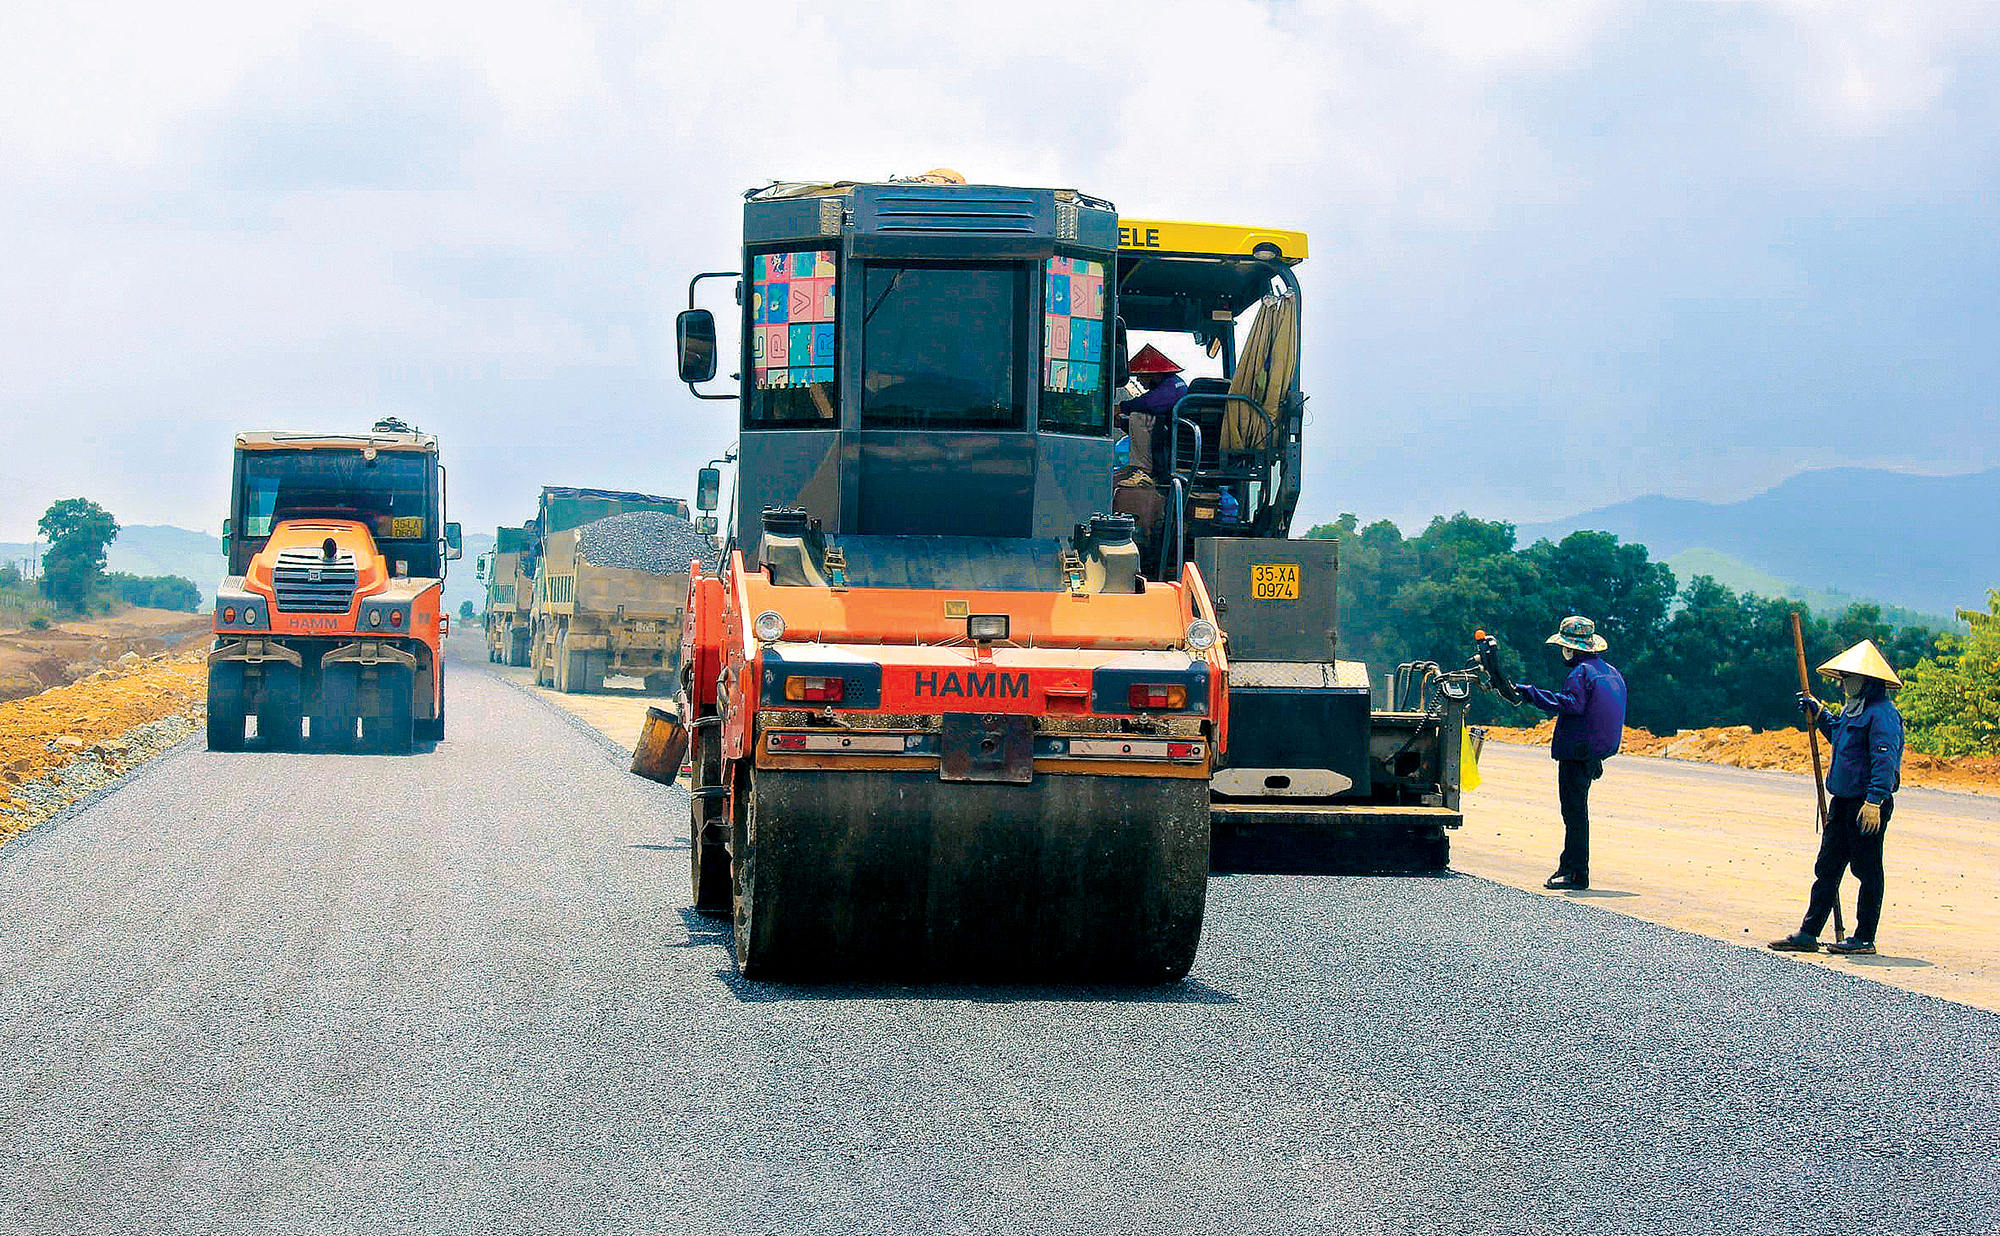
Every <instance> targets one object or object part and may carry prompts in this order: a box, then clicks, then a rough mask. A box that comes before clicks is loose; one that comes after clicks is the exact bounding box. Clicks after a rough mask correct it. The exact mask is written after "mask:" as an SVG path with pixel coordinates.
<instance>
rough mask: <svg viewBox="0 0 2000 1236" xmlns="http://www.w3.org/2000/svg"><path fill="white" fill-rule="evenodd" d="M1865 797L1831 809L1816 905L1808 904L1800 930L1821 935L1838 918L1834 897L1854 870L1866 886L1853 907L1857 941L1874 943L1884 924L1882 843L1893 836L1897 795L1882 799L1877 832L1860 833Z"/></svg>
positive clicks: (1816, 872) (1816, 873) (1822, 840)
mask: <svg viewBox="0 0 2000 1236" xmlns="http://www.w3.org/2000/svg"><path fill="white" fill-rule="evenodd" d="M1867 801H1868V800H1867V799H1865V798H1835V799H1834V800H1833V801H1832V802H1830V803H1829V804H1827V809H1826V831H1825V832H1822V833H1821V834H1820V835H1819V859H1818V861H1817V862H1815V863H1813V886H1812V900H1811V901H1810V902H1808V903H1807V904H1806V918H1805V922H1803V923H1800V924H1799V927H1800V929H1801V930H1803V931H1804V932H1805V933H1806V934H1807V935H1809V936H1816V935H1818V934H1819V933H1820V929H1821V928H1822V927H1825V926H1826V916H1827V915H1829V914H1831V913H1833V901H1834V898H1836V897H1838V896H1839V895H1840V877H1841V876H1843V875H1845V874H1847V869H1848V868H1849V867H1852V868H1854V878H1855V879H1857V880H1859V881H1860V882H1861V896H1860V897H1859V898H1858V899H1857V900H1856V901H1855V905H1854V936H1855V938H1856V939H1859V940H1866V941H1868V942H1869V943H1871V944H1873V943H1874V942H1875V927H1876V925H1877V924H1878V923H1880V922H1881V921H1882V839H1883V838H1884V837H1886V836H1888V835H1889V817H1890V816H1892V815H1894V814H1895V813H1896V796H1895V795H1893V794H1891V795H1889V796H1888V797H1887V798H1884V799H1883V800H1882V827H1881V829H1880V830H1879V831H1877V832H1872V833H1864V832H1862V831H1861V823H1860V816H1861V804H1862V803H1864V802H1867Z"/></svg>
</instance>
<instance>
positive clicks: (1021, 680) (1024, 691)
mask: <svg viewBox="0 0 2000 1236" xmlns="http://www.w3.org/2000/svg"><path fill="white" fill-rule="evenodd" d="M915 678H916V685H915V686H914V687H913V688H912V689H911V692H910V693H911V694H912V695H918V696H924V695H928V696H934V697H936V698H938V699H943V698H944V697H946V696H948V695H955V696H960V697H963V698H965V699H991V700H1024V699H1027V698H1028V676H1027V675H1026V674H1001V673H985V674H981V673H976V672H975V673H965V674H961V673H959V672H958V671H957V670H937V671H933V672H931V673H925V672H923V671H918V672H917V674H916V676H915Z"/></svg>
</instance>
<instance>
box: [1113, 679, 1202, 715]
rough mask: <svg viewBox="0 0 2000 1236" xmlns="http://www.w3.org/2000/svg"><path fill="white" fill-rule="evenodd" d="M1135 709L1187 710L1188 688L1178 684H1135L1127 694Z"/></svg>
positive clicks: (1127, 700) (1127, 699)
mask: <svg viewBox="0 0 2000 1236" xmlns="http://www.w3.org/2000/svg"><path fill="white" fill-rule="evenodd" d="M1125 698H1126V702H1128V703H1129V704H1131V705H1132V707H1134V708H1140V709H1160V708H1186V707H1187V688H1186V687H1185V686H1183V685H1181V684H1180V683H1177V682H1135V683H1133V684H1132V686H1131V687H1130V688H1129V689H1128V690H1127V691H1126V692H1125Z"/></svg>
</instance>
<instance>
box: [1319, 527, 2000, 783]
mask: <svg viewBox="0 0 2000 1236" xmlns="http://www.w3.org/2000/svg"><path fill="white" fill-rule="evenodd" d="M1308 535H1310V536H1314V537H1322V538H1329V537H1337V538H1338V539H1339V540H1340V543H1341V549H1340V594H1339V595H1340V614H1339V619H1338V625H1339V628H1340V633H1341V635H1340V638H1341V647H1340V655H1341V657H1342V658H1344V659H1347V660H1359V661H1366V662H1367V663H1368V664H1369V665H1370V666H1371V667H1372V668H1373V670H1374V672H1376V673H1377V674H1380V673H1382V672H1383V671H1384V670H1385V669H1387V668H1389V667H1393V666H1396V665H1399V664H1402V663H1404V662H1409V661H1421V660H1435V661H1439V662H1442V663H1445V664H1446V665H1447V666H1451V665H1455V664H1457V663H1459V662H1461V661H1463V660H1464V658H1465V657H1467V656H1469V655H1470V652H1471V644H1472V633H1473V631H1475V630H1478V629H1481V628H1483V629H1485V630H1486V631H1488V632H1490V633H1492V634H1494V635H1496V636H1498V637H1499V639H1500V642H1501V645H1502V647H1503V648H1504V649H1505V664H1506V665H1507V667H1508V670H1509V672H1510V673H1514V674H1516V675H1517V676H1518V677H1519V678H1520V679H1521V680H1523V681H1526V682H1534V683H1539V684H1542V685H1551V684H1553V683H1554V682H1555V681H1557V680H1559V679H1560V678H1561V677H1562V673H1563V670H1562V666H1561V662H1560V661H1558V660H1557V658H1556V656H1555V654H1554V652H1553V651H1552V650H1550V649H1548V648H1547V647H1545V646H1544V644H1543V641H1544V640H1545V639H1546V638H1547V637H1548V633H1549V632H1550V631H1552V630H1554V629H1555V624H1556V622H1557V621H1558V620H1559V619H1561V618H1562V616H1563V615H1565V614H1587V615H1589V616H1590V617H1591V618H1594V619H1596V621H1597V624H1598V630H1599V631H1600V632H1601V633H1602V634H1603V635H1604V637H1605V639H1606V640H1608V641H1609V642H1610V645H1611V648H1610V651H1609V652H1608V653H1607V654H1606V656H1607V658H1608V659H1609V660H1610V661H1611V662H1612V663H1613V664H1615V665H1617V666H1618V668H1619V669H1620V670H1621V671H1622V672H1623V673H1624V675H1625V677H1626V679H1627V681H1628V682H1629V683H1630V684H1631V712H1630V714H1629V717H1628V720H1629V723H1630V724H1631V725H1633V726H1636V727H1640V728H1643V729H1646V730H1648V731H1650V732H1651V733H1653V734H1657V735H1672V734H1677V733H1679V732H1680V731H1682V730H1685V729H1699V728H1709V727H1719V726H1739V725H1747V726H1749V727H1750V728H1751V730H1753V731H1763V730H1772V729H1785V728H1794V729H1795V728H1797V726H1798V711H1797V709H1796V707H1795V706H1794V704H1793V698H1794V696H1795V695H1796V693H1797V691H1798V668H1797V661H1796V657H1795V654H1794V652H1793V650H1792V637H1791V615H1792V613H1793V612H1794V611H1799V612H1801V614H1802V616H1803V620H1804V621H1803V626H1804V631H1805V640H1806V657H1807V659H1808V660H1809V661H1810V663H1811V664H1813V665H1818V664H1819V663H1820V662H1821V661H1824V660H1826V659H1828V658H1830V657H1832V656H1833V655H1834V654H1836V653H1838V652H1839V651H1841V650H1842V649H1844V648H1846V647H1848V646H1850V645H1852V644H1854V643H1857V642H1858V641H1860V640H1863V639H1872V640H1874V641H1875V642H1876V643H1877V644H1879V645H1880V646H1881V648H1882V651H1883V654H1884V655H1886V656H1887V657H1888V658H1889V661H1890V663H1891V664H1892V665H1895V666H1896V667H1897V668H1898V669H1899V670H1900V671H1902V672H1904V673H1905V674H1906V675H1907V676H1908V679H1909V685H1908V686H1907V687H1906V688H1905V690H1904V691H1903V692H1902V693H1901V696H1900V698H1899V703H1900V705H1901V707H1902V708H1903V710H1904V714H1905V718H1906V720H1907V721H1908V724H1909V735H1910V736H1909V742H1910V747H1911V749H1912V750H1915V751H1919V752H1923V753H1926V754H1933V755H1976V754H1996V753H2000V629H1996V622H1995V619H1994V617H1993V616H1989V615H1964V614H1962V615H1961V617H1962V618H1965V619H1966V620H1967V621H1969V622H1970V623H1971V624H1972V628H1973V630H1972V633H1971V635H1970V636H1965V637H1962V636H1960V635H1958V634H1956V633H1952V632H1940V631H1938V630H1936V629H1934V628H1931V627H1929V626H1920V625H1905V626H1895V625H1892V624H1891V623H1889V622H1887V621H1885V620H1884V618H1883V615H1882V611H1881V609H1880V608H1879V607H1878V606H1876V605H1873V604H1867V603H1857V604H1853V605H1849V606H1848V607H1847V608H1846V609H1845V610H1843V611H1841V612H1839V613H1828V614H1813V613H1810V612H1808V611H1807V608H1806V606H1804V605H1803V604H1802V603H1800V602H1798V601H1793V600H1788V599H1784V598H1769V597H1762V596H1758V595H1757V594H1755V593H1750V592H1742V593H1739V592H1735V591H1732V590H1731V589H1729V588H1726V587H1724V586H1723V585H1721V584H1719V583H1717V582H1716V581H1715V580H1714V579H1712V578H1711V577H1709V576H1706V575H1696V576H1694V577H1693V578H1692V579H1690V580H1689V581H1687V583H1686V584H1682V583H1680V582H1679V581H1678V580H1676V579H1675V578H1674V572H1673V570H1672V569H1671V568H1669V567H1668V566H1667V565H1666V564H1665V563H1663V562H1656V561H1654V560H1653V559H1652V557H1651V555H1650V554H1649V553H1648V552H1647V549H1646V547H1645V546H1643V545H1632V544H1625V543H1621V542H1620V541H1619V540H1618V538H1617V537H1615V536H1612V535H1611V534H1609V533H1604V532H1575V533H1571V534H1570V535H1569V536H1566V537H1564V538H1563V539H1562V540H1561V541H1547V540H1542V541H1537V542H1535V543H1534V544H1532V545H1528V546H1525V547H1523V546H1517V545H1516V544H1515V534H1514V525H1512V524H1510V523H1505V522H1501V521H1493V520H1482V519H1475V518H1473V517H1472V516H1470V515H1466V514H1463V513H1461V514H1458V515H1454V516H1451V517H1449V518H1447V517H1444V516H1440V517H1438V518H1436V519H1434V520H1432V521H1431V523H1430V526H1429V527H1427V528H1426V529H1424V531H1423V532H1422V533H1421V534H1420V535H1418V536H1414V537H1406V536H1404V535H1403V533H1402V530H1401V529H1399V528H1398V527H1397V526H1396V525H1395V524H1394V523H1392V522H1390V521H1388V520H1378V521H1376V522H1374V523H1371V524H1366V525H1363V524H1361V522H1360V521H1359V520H1358V519H1357V518H1356V517H1355V516H1353V515H1342V516H1341V517H1340V518H1339V519H1338V520H1336V521H1335V522H1333V523H1331V524H1321V525H1319V526H1318V527H1315V528H1314V529H1313V530H1312V531H1311V532H1310V533H1309V534H1308ZM1995 595H1996V599H1995V600H1994V601H1993V605H1994V606H1995V609H1994V614H1995V615H2000V594H1995ZM1472 718H1473V720H1475V721H1478V722H1481V723H1491V724H1498V725H1505V726H1532V725H1534V724H1536V723H1537V722H1539V721H1541V720H1542V719H1543V718H1542V714H1540V713H1539V712H1536V711H1534V710H1532V709H1528V708H1524V707H1511V706H1509V705H1508V704H1506V703H1505V702H1504V701H1502V700H1501V699H1499V697H1497V696H1495V695H1492V694H1490V693H1484V692H1482V693H1481V694H1480V695H1479V696H1478V697H1477V698H1476V700H1475V702H1474V705H1473V713H1472Z"/></svg>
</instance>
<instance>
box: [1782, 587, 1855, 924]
mask: <svg viewBox="0 0 2000 1236" xmlns="http://www.w3.org/2000/svg"><path fill="white" fill-rule="evenodd" d="M1792 650H1793V651H1794V652H1796V653H1797V654H1798V658H1799V690H1800V691H1802V692H1804V693H1805V694H1807V695H1811V694H1812V674H1811V673H1810V672H1809V671H1808V670H1807V669H1806V637H1805V632H1804V631H1803V630H1801V629H1800V627H1799V611H1797V610H1793V611H1792ZM1806 743H1807V745H1809V746H1810V747H1811V748H1812V762H1813V801H1814V802H1815V803H1816V804H1818V807H1819V814H1818V816H1816V817H1815V819H1814V821H1813V831H1814V832H1824V831H1826V774H1825V773H1823V772H1821V771H1820V763H1819V718H1818V717H1817V716H1809V717H1807V718H1806ZM1843 874H1844V873H1843ZM1842 918H1843V916H1842V915H1841V913H1840V885H1839V884H1838V883H1836V884H1835V885H1834V886H1833V937H1834V939H1836V940H1838V939H1840V938H1841V937H1842V936H1844V935H1846V934H1847V924H1846V923H1845V922H1844V921H1842Z"/></svg>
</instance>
